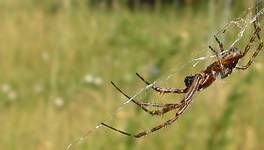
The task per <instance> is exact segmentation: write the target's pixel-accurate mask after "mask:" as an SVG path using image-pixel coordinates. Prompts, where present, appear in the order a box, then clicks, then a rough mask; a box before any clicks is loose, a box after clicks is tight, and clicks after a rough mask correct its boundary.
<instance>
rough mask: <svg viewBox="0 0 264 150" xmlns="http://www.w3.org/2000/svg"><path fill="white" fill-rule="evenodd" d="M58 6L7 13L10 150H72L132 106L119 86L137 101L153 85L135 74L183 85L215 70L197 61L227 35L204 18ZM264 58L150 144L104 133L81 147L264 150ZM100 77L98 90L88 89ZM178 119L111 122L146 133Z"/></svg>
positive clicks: (2, 145) (5, 92) (220, 85)
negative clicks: (211, 42)
mask: <svg viewBox="0 0 264 150" xmlns="http://www.w3.org/2000/svg"><path fill="white" fill-rule="evenodd" d="M55 6H56V7H55ZM57 6H60V5H57V4H54V5H51V2H48V1H47V2H46V3H41V2H33V1H30V0H28V1H25V2H24V3H20V2H17V1H15V0H13V1H10V2H2V5H0V18H1V19H0V33H1V34H0V70H1V73H0V86H1V87H0V88H1V91H0V114H1V115H0V122H1V127H0V133H1V136H0V149H5V150H17V149H18V150H22V149H23V150H24V149H25V150H36V149H37V150H44V149H45V150H46V149H47V150H53V149H54V150H58V149H64V148H66V146H67V145H68V144H70V143H71V142H73V141H74V139H76V138H78V137H80V136H81V135H82V133H84V132H86V131H88V130H89V129H91V128H94V127H95V125H96V124H98V123H99V122H100V121H102V120H105V119H106V118H107V117H108V116H111V114H113V113H114V112H115V110H116V109H117V108H118V107H119V106H120V105H121V104H122V102H123V99H121V98H120V94H119V93H118V92H117V91H116V90H115V89H113V87H111V85H110V81H111V80H113V81H115V82H116V83H118V85H120V87H121V88H122V89H124V90H125V91H126V92H127V93H129V94H130V95H132V94H134V93H136V92H137V91H139V90H140V89H141V88H143V87H144V85H143V84H142V83H141V81H139V80H138V79H137V78H136V76H135V72H140V73H141V74H143V75H144V76H145V77H147V78H148V79H150V80H152V81H154V80H157V79H158V80H159V81H162V82H159V84H161V85H163V86H174V87H179V86H183V79H184V77H185V76H186V75H187V74H190V73H192V74H194V73H195V72H198V71H200V70H201V69H202V68H204V67H205V66H206V64H207V63H209V62H203V63H202V64H200V65H199V66H198V67H195V68H193V67H192V64H191V63H190V61H189V60H191V59H193V58H196V57H198V56H203V55H206V54H208V50H207V40H208V35H209V34H211V33H209V32H210V31H208V29H209V28H213V29H214V30H217V28H218V27H215V26H213V25H210V24H209V23H208V19H207V18H208V15H207V11H202V10H200V11H197V12H195V14H194V13H193V12H192V10H191V9H186V10H185V9H182V10H179V11H177V10H175V11H174V10H171V9H168V10H162V11H157V12H156V11H154V12H152V11H149V10H145V11H144V10H141V11H137V12H130V11H128V10H126V9H125V8H120V9H118V10H116V11H110V10H96V9H87V8H84V7H83V8H82V7H80V8H78V9H77V8H74V7H73V8H71V7H69V8H67V7H65V8H64V7H62V6H60V7H58V8H57ZM221 13H223V12H221ZM217 15H219V14H217ZM219 20H221V18H219ZM219 20H218V19H216V20H215V21H216V22H215V24H217V22H220V21H219ZM249 36H250V34H247V35H246V36H245V38H244V39H243V40H242V42H241V44H239V45H238V47H239V48H243V46H244V45H245V44H246V41H247V40H248V38H249ZM227 40H229V39H228V38H227ZM227 42H229V41H227ZM263 59H264V57H263V52H261V53H260V55H259V56H258V57H257V60H256V62H255V63H254V64H253V65H252V67H251V68H250V69H249V70H246V71H244V72H238V71H235V72H234V73H233V74H232V75H231V76H230V77H229V78H228V79H226V80H224V81H217V82H216V83H215V84H214V85H212V86H211V87H209V88H208V89H206V90H204V91H202V92H199V93H198V94H197V95H196V96H194V102H193V103H192V105H191V106H190V108H189V110H188V111H187V112H186V113H185V114H184V116H183V117H182V118H181V119H179V120H178V122H177V123H176V124H175V125H173V126H172V127H169V128H167V129H164V130H161V131H159V132H157V133H155V134H152V135H150V136H147V137H145V138H143V139H140V140H134V139H130V138H127V137H124V136H122V135H120V134H118V133H114V132H112V131H109V130H107V129H103V128H100V129H99V130H96V131H95V132H93V133H92V134H90V135H89V136H88V137H87V138H86V139H84V141H82V142H81V143H79V144H76V145H74V146H73V149H78V150H79V149H91V150H99V149H120V150H122V149H126V150H130V149H131V150H132V149H230V150H231V149H232V150H233V149H256V150H258V149H261V148H262V147H263V146H264V145H263V144H262V141H263V140H264V127H263V124H264V122H263V121H262V120H263V119H262V118H261V117H262V116H263V115H264V111H263V108H264V104H263V92H262V89H263V74H264V71H263ZM185 62H188V64H187V65H186V66H185V67H183V68H182V66H183V65H184V64H185ZM243 62H245V61H243ZM151 68H152V70H153V69H154V72H153V71H152V72H151V71H150V70H151ZM171 73H173V76H172V78H170V79H169V80H168V81H166V80H164V79H165V78H166V77H167V75H170V74H171ZM90 75H92V76H94V77H95V78H98V79H95V80H99V81H97V82H98V83H94V82H92V83H91V82H88V81H85V78H86V80H88V78H89V76H90ZM95 80H93V81H95ZM100 80H101V82H100ZM139 98H141V99H155V100H157V101H162V102H174V101H178V100H180V98H181V97H180V96H175V95H169V96H160V95H159V94H153V92H152V91H147V92H143V93H142V94H141V95H140V96H139ZM172 115H173V114H170V115H166V116H163V117H157V118H152V117H150V116H149V115H146V114H145V113H142V111H140V110H139V109H138V108H137V107H136V106H134V105H133V104H129V106H128V107H126V108H125V109H124V110H122V111H121V112H119V113H118V114H117V115H116V117H115V118H114V119H113V120H111V121H110V124H111V125H114V126H116V127H118V128H121V129H124V130H128V131H129V132H137V131H141V130H143V129H148V128H151V127H152V126H154V125H155V124H157V123H159V122H161V121H162V120H166V119H167V118H168V117H170V116H172Z"/></svg>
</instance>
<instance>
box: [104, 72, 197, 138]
mask: <svg viewBox="0 0 264 150" xmlns="http://www.w3.org/2000/svg"><path fill="white" fill-rule="evenodd" d="M201 79H202V77H201V75H199V74H198V75H196V76H195V79H194V81H193V83H192V85H191V87H190V88H189V90H188V92H187V94H186V95H185V97H184V99H183V100H182V101H181V102H183V103H182V104H183V105H181V106H180V108H179V110H178V111H177V112H176V114H175V116H174V117H173V118H171V119H169V120H167V121H165V122H163V123H162V124H160V125H157V126H156V127H154V128H152V129H150V130H148V131H143V132H139V133H137V134H131V133H127V132H124V131H121V130H119V129H116V128H114V127H111V126H109V125H107V124H105V123H101V124H102V125H103V126H105V127H107V128H109V129H111V130H114V131H116V132H119V133H121V134H124V135H127V136H131V137H135V138H140V137H143V136H145V135H148V134H150V133H152V132H155V131H158V130H159V129H161V128H164V127H166V126H169V125H171V124H172V123H174V122H175V121H176V120H177V119H178V118H179V117H180V115H182V114H183V113H184V112H185V110H186V108H187V107H188V106H189V104H190V103H191V101H192V96H193V95H194V93H195V92H196V91H197V90H198V87H199V85H200V81H201Z"/></svg>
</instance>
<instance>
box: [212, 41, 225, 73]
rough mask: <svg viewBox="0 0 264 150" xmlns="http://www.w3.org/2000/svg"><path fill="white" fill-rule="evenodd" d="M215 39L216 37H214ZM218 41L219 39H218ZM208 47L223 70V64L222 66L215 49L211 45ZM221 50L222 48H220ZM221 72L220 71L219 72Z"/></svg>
mask: <svg viewBox="0 0 264 150" xmlns="http://www.w3.org/2000/svg"><path fill="white" fill-rule="evenodd" d="M216 39H217V38H216ZM219 42H220V41H219ZM208 47H209V49H210V50H211V51H212V52H213V53H214V54H215V56H216V58H217V60H218V62H219V64H220V66H221V69H222V70H224V66H223V63H222V61H221V59H220V56H219V54H218V53H217V51H216V50H215V49H214V48H213V47H212V46H210V45H209V46H208ZM221 51H222V50H221ZM221 73H222V72H221ZM222 74H224V73H222Z"/></svg>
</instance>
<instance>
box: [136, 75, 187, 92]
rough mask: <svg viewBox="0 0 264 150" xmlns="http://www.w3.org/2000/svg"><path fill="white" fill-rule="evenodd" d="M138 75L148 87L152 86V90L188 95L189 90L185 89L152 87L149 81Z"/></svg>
mask: <svg viewBox="0 0 264 150" xmlns="http://www.w3.org/2000/svg"><path fill="white" fill-rule="evenodd" d="M136 75H137V76H138V77H139V78H140V79H141V80H142V81H143V82H144V83H146V84H147V85H149V86H151V88H152V89H153V90H155V91H157V92H160V93H186V92H187V88H185V89H176V88H163V87H159V86H155V85H152V84H151V83H150V82H148V81H147V80H145V79H144V78H143V77H142V76H141V75H139V74H138V73H136Z"/></svg>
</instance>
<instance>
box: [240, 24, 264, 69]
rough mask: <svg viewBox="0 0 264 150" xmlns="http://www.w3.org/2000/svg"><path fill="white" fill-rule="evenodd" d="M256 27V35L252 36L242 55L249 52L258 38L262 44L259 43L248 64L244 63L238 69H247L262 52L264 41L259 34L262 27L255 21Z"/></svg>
mask: <svg viewBox="0 0 264 150" xmlns="http://www.w3.org/2000/svg"><path fill="white" fill-rule="evenodd" d="M254 27H255V28H256V31H255V33H254V35H253V36H252V37H251V39H250V41H249V43H248V44H247V46H246V47H245V50H244V52H243V54H242V57H244V56H245V55H246V54H247V52H248V51H249V49H250V47H251V45H252V43H253V42H254V41H255V39H256V38H258V39H259V41H260V44H259V45H258V47H257V49H256V50H255V52H254V54H253V56H252V57H251V58H250V60H249V61H248V62H247V64H246V65H243V66H236V69H239V70H245V69H247V68H248V67H249V66H250V65H251V64H252V63H253V61H254V60H255V58H256V57H257V55H258V53H259V52H260V50H261V49H262V47H263V41H262V39H261V38H260V36H259V33H260V31H261V28H260V27H257V25H256V24H255V23H254Z"/></svg>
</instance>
